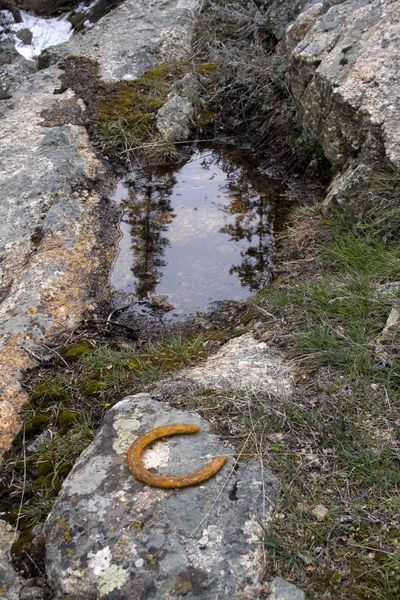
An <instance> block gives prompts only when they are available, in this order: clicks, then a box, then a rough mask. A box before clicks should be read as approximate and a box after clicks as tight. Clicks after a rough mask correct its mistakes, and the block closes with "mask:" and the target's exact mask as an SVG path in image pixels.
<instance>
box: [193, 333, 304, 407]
mask: <svg viewBox="0 0 400 600" xmlns="http://www.w3.org/2000/svg"><path fill="white" fill-rule="evenodd" d="M293 374H294V369H293V366H292V365H290V363H288V362H287V361H285V360H284V359H283V358H282V357H281V356H280V355H279V354H277V352H276V351H275V352H272V351H271V349H270V348H269V346H268V344H266V343H265V342H262V341H260V340H257V339H255V338H254V336H253V335H252V334H251V333H246V334H244V335H241V336H239V337H236V338H233V339H232V340H230V341H229V342H228V343H226V344H224V346H222V348H221V349H220V350H219V351H218V352H217V353H216V354H214V355H212V356H210V357H209V358H208V359H207V360H206V362H205V363H204V364H202V365H199V366H197V367H193V368H191V369H188V370H187V371H186V372H185V373H184V374H183V375H184V377H185V378H187V379H189V380H190V381H193V382H195V383H197V384H198V385H201V386H203V387H212V388H228V389H229V388H231V389H240V390H245V391H251V390H254V391H261V392H269V393H271V394H275V395H277V396H286V395H288V394H290V393H291V390H292V386H293Z"/></svg>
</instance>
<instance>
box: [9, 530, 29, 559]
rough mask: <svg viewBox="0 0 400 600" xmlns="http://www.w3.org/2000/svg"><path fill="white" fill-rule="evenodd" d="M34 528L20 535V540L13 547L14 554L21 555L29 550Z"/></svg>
mask: <svg viewBox="0 0 400 600" xmlns="http://www.w3.org/2000/svg"><path fill="white" fill-rule="evenodd" d="M32 529H33V528H32V527H31V528H29V529H27V530H26V531H24V532H22V533H20V534H19V536H18V539H17V540H16V541H15V542H14V543H13V545H12V549H11V550H12V553H13V554H19V553H21V552H22V551H23V550H28V549H29V548H30V546H31V544H32V538H33V535H32Z"/></svg>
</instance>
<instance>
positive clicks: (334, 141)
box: [286, 0, 400, 168]
mask: <svg viewBox="0 0 400 600" xmlns="http://www.w3.org/2000/svg"><path fill="white" fill-rule="evenodd" d="M399 10H400V2H399V0H391V1H388V2H381V1H380V0H372V1H371V0H346V1H342V2H337V3H335V4H334V5H333V6H332V2H327V1H324V2H313V3H310V4H309V5H308V6H307V7H306V8H305V10H304V11H303V12H302V13H301V14H300V15H299V16H298V18H297V19H296V21H294V23H292V24H291V25H290V26H289V27H288V28H287V30H286V43H287V45H288V48H289V50H290V51H291V55H290V64H291V66H290V73H289V77H290V85H291V90H292V94H293V97H294V99H295V101H296V103H297V104H298V106H299V108H300V111H301V117H302V121H303V125H304V127H305V129H306V130H308V131H310V132H312V133H313V134H314V136H315V137H316V138H317V139H318V140H319V141H320V143H321V145H322V147H323V149H324V152H325V154H326V156H327V158H328V159H329V160H330V161H331V163H332V164H333V165H334V166H335V167H339V168H341V167H343V166H346V165H347V163H348V162H349V161H352V160H353V159H354V158H356V157H358V158H360V159H364V160H365V159H366V158H368V159H376V160H380V161H382V160H386V161H390V162H391V163H392V164H393V165H394V166H396V167H399V166H400V151H399V148H400V144H399V141H400V140H399V127H398V123H399V120H400V106H399V103H398V102H397V101H396V98H398V97H399V94H400V83H399V78H398V72H399V68H400V54H399V47H400V18H399V14H400V12H399Z"/></svg>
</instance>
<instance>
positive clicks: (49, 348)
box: [41, 342, 69, 369]
mask: <svg viewBox="0 0 400 600" xmlns="http://www.w3.org/2000/svg"><path fill="white" fill-rule="evenodd" d="M41 344H42V346H44V348H46V350H49V351H50V352H53V353H54V354H56V356H58V358H59V359H60V360H62V362H63V363H64V365H65V366H66V367H67V369H69V364H68V363H67V361H66V360H65V359H64V358H63V357H62V356H61V354H60V353H59V352H57V350H55V349H54V348H51V347H50V346H47V344H45V343H44V342H41Z"/></svg>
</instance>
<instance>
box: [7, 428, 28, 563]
mask: <svg viewBox="0 0 400 600" xmlns="http://www.w3.org/2000/svg"><path fill="white" fill-rule="evenodd" d="M22 457H23V462H24V471H23V479H22V492H21V500H20V502H19V507H18V515H17V520H16V523H15V529H14V535H13V540H12V544H11V547H12V546H13V545H14V543H15V541H16V540H17V538H18V527H19V522H20V520H21V512H22V506H23V504H24V499H25V487H26V447H25V425H24V428H23V430H22ZM9 556H10V558H11V548H10V550H9Z"/></svg>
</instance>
